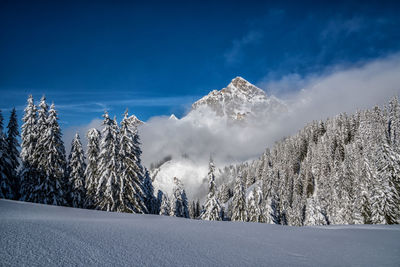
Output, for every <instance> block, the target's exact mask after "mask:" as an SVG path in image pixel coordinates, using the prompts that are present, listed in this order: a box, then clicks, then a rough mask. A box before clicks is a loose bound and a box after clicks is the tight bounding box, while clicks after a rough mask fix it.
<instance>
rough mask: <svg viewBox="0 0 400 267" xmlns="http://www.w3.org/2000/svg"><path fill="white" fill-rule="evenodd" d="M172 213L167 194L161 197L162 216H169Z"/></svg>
mask: <svg viewBox="0 0 400 267" xmlns="http://www.w3.org/2000/svg"><path fill="white" fill-rule="evenodd" d="M170 213H171V207H170V201H169V199H168V196H167V195H166V194H162V196H161V206H160V213H159V214H160V215H165V216H169V215H170Z"/></svg>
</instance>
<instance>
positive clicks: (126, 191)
mask: <svg viewBox="0 0 400 267" xmlns="http://www.w3.org/2000/svg"><path fill="white" fill-rule="evenodd" d="M133 129H134V130H132V127H131V125H130V122H129V120H128V112H127V111H126V112H125V115H124V119H123V120H122V122H121V131H120V150H119V157H120V160H121V165H120V168H121V174H120V197H119V198H120V201H121V203H120V207H117V211H121V212H133V213H148V209H147V205H146V199H147V197H146V193H147V195H148V198H150V195H151V196H153V187H152V185H151V180H150V181H149V179H150V177H149V175H148V173H144V169H143V167H142V165H141V161H140V154H141V151H140V147H139V144H140V143H139V137H138V134H137V131H136V129H135V128H133ZM133 131H135V132H133ZM146 174H147V175H146ZM145 183H146V185H145ZM152 201H153V199H152V198H150V199H149V205H152V204H153V203H152Z"/></svg>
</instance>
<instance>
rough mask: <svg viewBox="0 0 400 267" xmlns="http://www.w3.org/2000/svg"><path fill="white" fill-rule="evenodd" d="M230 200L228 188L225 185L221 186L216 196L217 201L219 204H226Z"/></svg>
mask: <svg viewBox="0 0 400 267" xmlns="http://www.w3.org/2000/svg"><path fill="white" fill-rule="evenodd" d="M229 199H230V195H229V188H228V187H227V186H226V184H222V185H221V188H220V190H219V194H218V200H219V202H220V203H222V204H223V203H226V202H228V200H229Z"/></svg>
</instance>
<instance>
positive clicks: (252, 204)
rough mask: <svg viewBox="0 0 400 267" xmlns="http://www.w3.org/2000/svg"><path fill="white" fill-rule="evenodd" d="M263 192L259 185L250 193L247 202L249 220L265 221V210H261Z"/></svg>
mask: <svg viewBox="0 0 400 267" xmlns="http://www.w3.org/2000/svg"><path fill="white" fill-rule="evenodd" d="M261 202H262V199H261V192H260V190H259V188H258V187H257V186H255V187H254V189H253V191H252V192H251V193H250V195H249V199H248V202H247V212H248V218H249V222H263V215H262V214H263V211H262V210H261Z"/></svg>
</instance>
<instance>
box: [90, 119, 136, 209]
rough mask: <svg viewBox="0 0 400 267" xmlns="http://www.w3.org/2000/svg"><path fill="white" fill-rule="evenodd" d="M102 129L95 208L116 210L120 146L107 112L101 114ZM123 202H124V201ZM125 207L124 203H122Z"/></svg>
mask: <svg viewBox="0 0 400 267" xmlns="http://www.w3.org/2000/svg"><path fill="white" fill-rule="evenodd" d="M103 117H104V121H103V127H104V128H103V130H102V133H101V136H102V137H101V142H100V163H99V174H100V178H99V184H98V186H97V192H96V197H95V203H96V204H95V205H96V209H100V210H105V211H117V210H118V209H119V208H120V207H121V201H124V200H125V199H120V190H121V188H120V187H121V183H119V179H120V177H119V173H120V162H121V161H120V158H119V157H120V148H119V129H118V125H117V123H116V121H115V119H114V120H112V119H110V117H109V116H108V113H107V112H105V114H104V115H103ZM124 204H125V203H124ZM122 206H123V207H126V205H122ZM128 210H129V209H128Z"/></svg>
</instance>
